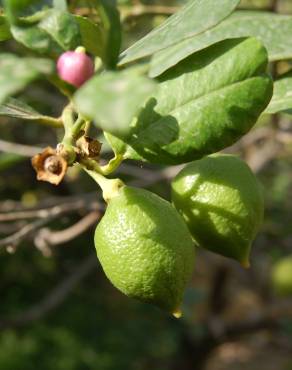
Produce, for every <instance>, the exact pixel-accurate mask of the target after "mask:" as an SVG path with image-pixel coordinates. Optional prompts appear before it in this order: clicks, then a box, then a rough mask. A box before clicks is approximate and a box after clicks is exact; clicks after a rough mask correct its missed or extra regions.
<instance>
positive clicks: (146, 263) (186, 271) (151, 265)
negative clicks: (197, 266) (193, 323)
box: [95, 186, 195, 316]
mask: <svg viewBox="0 0 292 370" xmlns="http://www.w3.org/2000/svg"><path fill="white" fill-rule="evenodd" d="M95 246H96V251H97V256H98V258H99V260H100V262H101V265H102V267H103V269H104V272H105V274H106V275H107V277H108V278H109V280H110V281H111V282H112V283H113V285H115V286H116V287H117V288H118V289H119V290H120V291H122V292H123V293H125V294H126V295H127V296H129V297H133V298H136V299H139V300H141V301H144V302H148V303H152V304H155V305H157V306H159V307H160V308H162V309H164V310H166V311H168V312H170V313H172V314H173V315H175V316H179V313H180V305H181V301H182V297H183V292H184V289H185V286H186V283H187V281H188V280H189V278H190V276H191V273H192V270H193V266H194V257H195V256H194V254H195V250H194V243H193V241H192V238H191V235H190V233H189V231H188V228H187V226H186V225H185V223H184V221H183V219H182V217H181V216H180V215H179V214H178V212H177V211H176V210H175V208H174V207H173V206H172V205H171V204H170V203H168V202H167V201H165V200H164V199H162V198H160V197H158V196H157V195H155V194H153V193H151V192H149V191H147V190H143V189H137V188H133V187H128V186H124V187H122V188H121V189H120V190H119V192H118V194H117V195H115V196H114V197H113V198H112V199H110V200H109V202H108V207H107V210H106V213H105V215H104V216H103V218H102V220H101V222H100V223H99V224H98V226H97V228H96V231H95Z"/></svg>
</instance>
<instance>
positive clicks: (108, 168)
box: [100, 154, 124, 175]
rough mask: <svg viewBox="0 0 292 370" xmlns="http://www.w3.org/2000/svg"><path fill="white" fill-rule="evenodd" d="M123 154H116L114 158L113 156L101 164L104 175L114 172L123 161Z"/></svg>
mask: <svg viewBox="0 0 292 370" xmlns="http://www.w3.org/2000/svg"><path fill="white" fill-rule="evenodd" d="M123 159H124V158H123V156H122V155H120V154H116V155H115V156H114V158H112V159H111V160H110V161H109V162H108V163H107V164H106V165H104V166H101V167H100V169H101V172H102V173H103V174H104V175H109V174H110V173H112V172H114V171H115V170H116V169H117V168H118V167H119V166H120V164H121V163H122V161H123Z"/></svg>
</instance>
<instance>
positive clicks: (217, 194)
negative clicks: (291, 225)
mask: <svg viewBox="0 0 292 370" xmlns="http://www.w3.org/2000/svg"><path fill="white" fill-rule="evenodd" d="M172 200H173V203H174V205H175V207H176V208H177V210H178V211H179V212H180V213H181V214H182V216H183V217H184V219H185V221H186V223H187V225H188V227H189V230H190V232H191V234H192V236H193V238H194V240H195V241H196V243H197V244H198V245H199V246H201V247H203V248H206V249H209V250H211V251H213V252H216V253H218V254H221V255H223V256H226V257H231V258H234V259H236V260H238V261H239V262H240V263H241V264H242V265H243V266H244V267H248V265H249V253H250V247H251V243H252V241H253V239H254V238H255V236H256V234H257V231H258V229H259V227H260V225H261V223H262V219H263V213H264V201H263V196H262V191H261V187H260V184H259V183H258V181H257V179H256V177H255V176H254V175H253V173H252V172H251V170H250V168H249V167H248V166H247V164H246V163H245V162H243V161H242V160H241V159H239V158H238V157H236V156H232V155H218V154H217V155H212V156H209V157H205V158H203V159H201V160H198V161H195V162H192V163H190V164H188V165H187V166H186V167H185V168H184V169H183V170H182V171H181V172H180V173H179V174H178V175H177V176H176V177H175V179H174V180H173V182H172Z"/></svg>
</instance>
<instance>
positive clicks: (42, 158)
mask: <svg viewBox="0 0 292 370" xmlns="http://www.w3.org/2000/svg"><path fill="white" fill-rule="evenodd" d="M31 163H32V166H33V168H34V169H35V171H36V173H37V179H38V180H40V181H47V182H50V183H51V184H54V185H58V184H60V182H61V181H62V180H63V178H64V176H65V173H66V170H67V166H68V165H67V162H66V161H65V159H64V158H63V157H61V156H60V155H58V154H57V153H56V150H55V149H53V148H51V147H47V148H46V149H44V150H43V152H42V153H40V154H37V155H35V156H34V157H33V158H32V160H31Z"/></svg>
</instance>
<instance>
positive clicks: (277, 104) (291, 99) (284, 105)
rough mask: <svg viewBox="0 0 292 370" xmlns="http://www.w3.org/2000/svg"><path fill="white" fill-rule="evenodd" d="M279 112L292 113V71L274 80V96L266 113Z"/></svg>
mask: <svg viewBox="0 0 292 370" xmlns="http://www.w3.org/2000/svg"><path fill="white" fill-rule="evenodd" d="M278 112H284V113H289V114H292V71H289V72H288V73H285V75H283V76H282V77H281V78H279V79H278V80H276V81H275V82H274V94H273V98H272V100H271V102H270V104H269V106H268V107H267V109H266V110H265V113H270V114H273V113H278Z"/></svg>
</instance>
